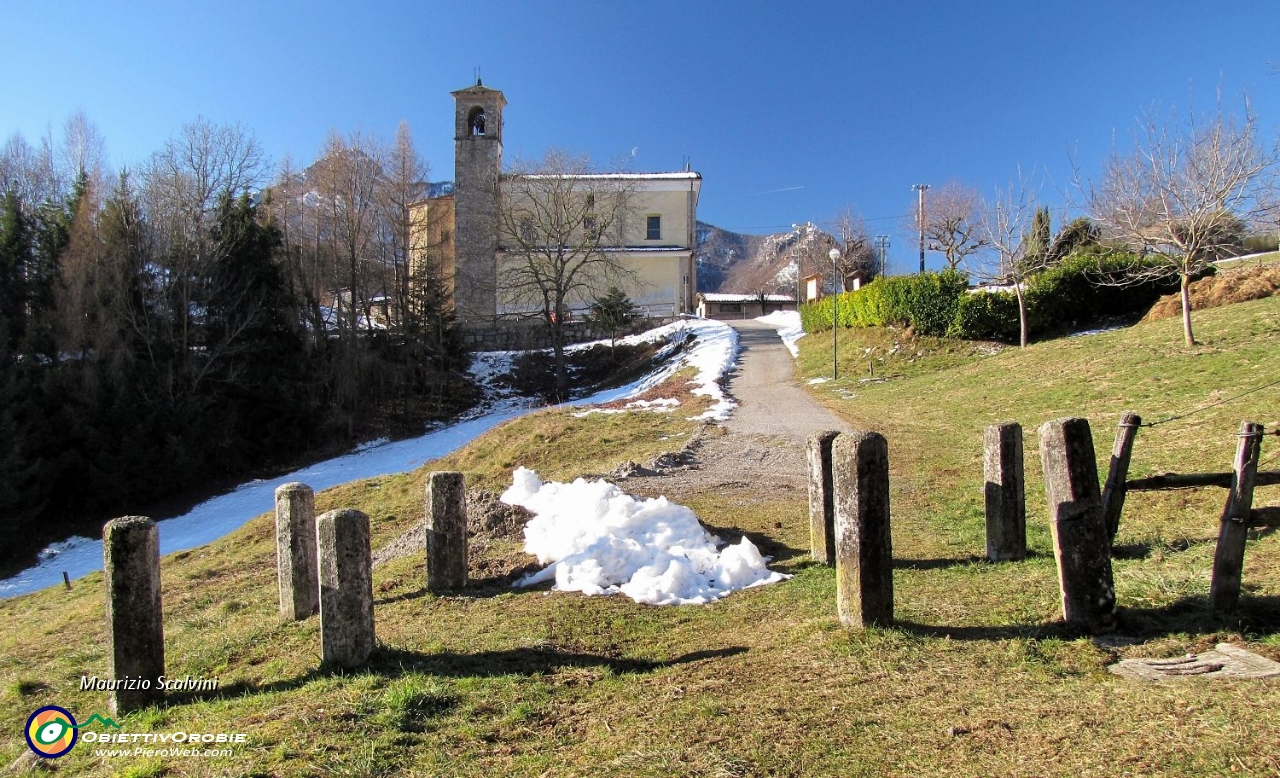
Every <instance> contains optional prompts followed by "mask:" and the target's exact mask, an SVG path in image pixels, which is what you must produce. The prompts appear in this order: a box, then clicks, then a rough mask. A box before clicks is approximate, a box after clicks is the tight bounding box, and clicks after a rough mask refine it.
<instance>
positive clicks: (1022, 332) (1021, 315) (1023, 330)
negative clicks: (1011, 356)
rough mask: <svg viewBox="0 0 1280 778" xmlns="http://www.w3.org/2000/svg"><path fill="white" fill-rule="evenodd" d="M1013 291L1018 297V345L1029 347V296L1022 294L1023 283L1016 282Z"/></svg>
mask: <svg viewBox="0 0 1280 778" xmlns="http://www.w3.org/2000/svg"><path fill="white" fill-rule="evenodd" d="M1013 293H1014V295H1015V296H1016V297H1017V298H1018V345H1019V346H1020V347H1021V348H1026V347H1027V298H1025V297H1023V295H1022V284H1019V283H1016V282H1015V283H1014V285H1013Z"/></svg>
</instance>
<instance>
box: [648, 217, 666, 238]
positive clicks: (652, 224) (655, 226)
mask: <svg viewBox="0 0 1280 778" xmlns="http://www.w3.org/2000/svg"><path fill="white" fill-rule="evenodd" d="M644 237H645V240H662V217H661V216H650V217H648V219H647V220H646V223H645V236H644Z"/></svg>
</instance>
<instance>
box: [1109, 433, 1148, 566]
mask: <svg viewBox="0 0 1280 778" xmlns="http://www.w3.org/2000/svg"><path fill="white" fill-rule="evenodd" d="M1141 426H1142V417H1141V416H1139V415H1138V414H1136V413H1134V412H1133V411H1125V413H1124V415H1123V416H1121V417H1120V426H1119V427H1118V428H1117V429H1116V442H1115V444H1114V445H1113V446H1112V447H1111V465H1110V467H1108V468H1107V483H1106V485H1105V486H1104V487H1103V488H1102V519H1103V521H1105V522H1106V524H1107V542H1108V543H1114V542H1116V532H1118V531H1119V530H1120V512H1121V511H1122V510H1123V509H1124V498H1125V495H1126V494H1127V490H1126V489H1125V480H1126V479H1127V478H1128V477H1129V458H1130V457H1131V456H1132V455H1133V439H1134V437H1135V436H1136V435H1137V434H1138V428H1139V427H1141Z"/></svg>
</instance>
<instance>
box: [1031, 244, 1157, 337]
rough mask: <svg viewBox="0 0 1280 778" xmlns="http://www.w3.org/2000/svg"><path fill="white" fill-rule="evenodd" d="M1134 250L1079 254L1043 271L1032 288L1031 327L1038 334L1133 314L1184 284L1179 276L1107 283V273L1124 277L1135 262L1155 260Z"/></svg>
mask: <svg viewBox="0 0 1280 778" xmlns="http://www.w3.org/2000/svg"><path fill="white" fill-rule="evenodd" d="M1155 262H1156V260H1143V259H1141V258H1139V257H1137V256H1135V255H1133V254H1103V253H1100V252H1097V251H1087V252H1082V253H1078V254H1074V255H1072V256H1070V257H1068V258H1067V259H1065V260H1063V261H1062V262H1061V263H1060V264H1058V265H1057V266H1055V267H1052V268H1049V269H1048V270H1046V271H1044V272H1043V273H1039V274H1037V275H1036V276H1035V277H1034V278H1032V279H1031V283H1030V284H1029V286H1028V288H1027V311H1028V314H1027V317H1028V325H1029V327H1030V329H1031V331H1032V332H1033V333H1039V332H1045V331H1048V330H1055V329H1061V328H1065V327H1069V326H1071V325H1075V324H1080V323H1084V322H1091V321H1094V320H1096V319H1099V318H1102V317H1107V316H1128V315H1132V314H1136V313H1141V312H1143V311H1145V310H1146V309H1148V308H1150V307H1151V305H1152V304H1153V303H1155V301H1156V300H1158V299H1159V298H1160V296H1161V295H1163V294H1168V293H1169V292H1170V291H1172V290H1174V289H1177V288H1178V279H1177V278H1176V277H1173V278H1164V279H1156V280H1151V281H1144V282H1142V283H1140V284H1135V285H1133V286H1123V287H1121V286H1103V285H1099V283H1098V282H1099V280H1100V279H1101V278H1103V277H1118V276H1120V275H1123V274H1124V273H1125V272H1131V271H1132V270H1133V269H1134V266H1135V265H1144V264H1153V263H1155Z"/></svg>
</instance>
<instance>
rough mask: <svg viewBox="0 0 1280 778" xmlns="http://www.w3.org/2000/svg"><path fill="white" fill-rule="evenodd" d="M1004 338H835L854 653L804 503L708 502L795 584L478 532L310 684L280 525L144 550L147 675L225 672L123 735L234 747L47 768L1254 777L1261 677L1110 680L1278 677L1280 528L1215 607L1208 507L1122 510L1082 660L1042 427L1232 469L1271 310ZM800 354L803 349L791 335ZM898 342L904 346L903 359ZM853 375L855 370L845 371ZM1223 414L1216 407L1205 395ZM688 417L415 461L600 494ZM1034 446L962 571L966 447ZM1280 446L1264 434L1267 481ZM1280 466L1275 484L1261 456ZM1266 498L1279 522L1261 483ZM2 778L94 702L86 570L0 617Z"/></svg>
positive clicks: (367, 498)
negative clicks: (553, 588)
mask: <svg viewBox="0 0 1280 778" xmlns="http://www.w3.org/2000/svg"><path fill="white" fill-rule="evenodd" d="M1196 326H1197V332H1198V335H1199V337H1201V339H1202V340H1203V341H1204V345H1202V346H1199V347H1196V348H1193V349H1186V348H1183V347H1182V346H1181V337H1180V330H1179V323H1178V321H1177V320H1176V319H1173V320H1165V321H1157V322H1151V323H1146V324H1141V325H1137V326H1135V327H1132V328H1128V329H1124V330H1116V331H1112V332H1106V333H1102V334H1098V335H1091V336H1086V337H1079V338H1071V339H1065V340H1059V341H1053V342H1048V343H1042V344H1037V345H1034V346H1032V347H1031V348H1028V349H1026V350H1018V349H1016V348H1015V349H1004V350H1002V351H998V353H992V352H995V351H996V349H993V348H988V347H985V346H982V345H975V344H957V343H954V342H948V341H937V340H927V339H909V338H907V337H906V336H905V335H903V334H902V333H897V332H892V331H851V330H850V331H843V332H841V333H840V336H841V337H842V341H841V343H840V353H841V355H842V358H843V364H842V366H841V368H842V369H841V375H842V378H841V379H840V380H839V381H837V382H827V383H824V384H820V385H816V386H814V387H813V391H814V393H815V395H816V396H818V397H819V398H820V399H821V400H822V401H823V402H825V403H826V404H827V405H829V407H831V408H832V409H833V410H835V411H836V412H837V413H839V414H841V415H843V416H844V417H846V418H847V419H848V420H850V421H851V422H852V423H854V424H855V425H857V426H860V427H866V428H870V429H876V430H878V431H881V432H883V433H884V434H885V435H886V436H887V437H888V439H889V443H890V460H891V466H892V471H893V472H892V507H893V535H894V537H893V543H894V552H895V560H896V562H895V597H896V609H897V617H898V623H897V624H896V625H895V626H894V627H892V628H889V629H876V630H869V631H866V632H855V631H849V630H846V629H843V628H841V627H840V626H839V624H838V622H837V620H836V618H835V604H834V596H835V582H834V576H833V573H832V571H830V570H829V569H826V568H822V567H819V566H816V565H814V564H812V563H811V562H809V561H807V558H806V556H807V548H808V530H807V512H806V511H807V507H806V504H805V498H804V495H802V494H786V493H779V494H761V493H756V492H752V491H751V489H750V487H749V486H743V487H742V488H741V489H740V490H737V491H724V490H713V489H710V488H709V489H708V490H707V491H705V492H700V493H696V494H693V495H690V496H688V498H687V499H685V500H684V501H685V502H686V503H687V504H689V505H690V506H691V507H693V508H694V509H695V511H696V512H697V513H698V515H699V517H700V518H701V519H702V520H703V522H704V523H706V524H708V525H710V526H712V527H714V528H716V529H717V530H724V531H725V534H732V533H734V532H745V533H747V534H748V535H749V536H751V537H752V539H753V540H755V541H757V543H758V544H759V545H760V546H761V547H762V549H763V550H764V551H765V553H770V554H772V555H773V556H774V557H775V566H776V567H777V568H779V569H781V570H783V571H785V572H787V573H791V574H793V575H794V576H795V577H794V578H792V579H791V580H790V581H787V582H785V583H782V584H777V585H773V586H768V587H762V588H759V589H753V590H749V591H744V592H739V593H736V594H734V595H732V596H730V597H728V598H727V599H725V600H722V601H720V602H718V603H715V604H713V605H710V606H705V607H680V608H657V607H648V606H641V605H637V604H635V603H632V602H630V601H629V600H624V599H621V598H586V597H582V596H579V595H575V594H560V593H548V592H546V591H545V590H535V591H525V590H516V591H512V590H510V589H509V587H508V586H507V584H508V582H509V580H510V577H511V575H512V573H513V571H514V570H515V568H516V567H517V566H518V565H519V564H521V563H522V560H521V559H520V557H519V555H518V554H517V553H516V551H515V549H514V548H513V544H512V542H511V541H493V542H488V543H483V544H481V546H480V548H479V549H477V553H475V554H474V555H473V563H472V574H473V577H475V578H476V579H478V582H477V585H476V586H475V587H474V588H473V589H471V590H469V591H467V592H466V593H464V594H462V595H460V596H450V597H437V596H433V595H431V594H428V593H426V592H425V591H424V590H423V581H424V570H423V563H422V559H421V558H420V557H416V556H415V557H407V558H402V559H398V560H395V561H393V562H390V563H388V564H386V565H383V566H381V567H379V568H377V569H376V570H375V571H374V588H375V597H376V600H377V606H376V613H377V630H378V640H379V644H380V647H379V650H378V652H377V653H376V654H375V657H374V660H373V661H372V662H371V664H370V665H369V666H368V667H366V668H363V669H361V670H359V671H354V672H327V671H325V670H323V669H321V668H320V666H319V652H320V647H319V636H318V626H319V625H318V622H317V620H316V619H315V618H312V619H308V620H306V621H303V622H300V623H296V624H295V623H282V622H281V621H280V620H279V619H278V618H277V616H276V603H275V598H276V593H275V572H274V560H273V535H272V523H271V521H270V519H269V517H266V516H264V517H261V518H259V519H257V520H255V521H253V522H251V523H250V524H249V525H247V526H246V527H245V528H243V529H242V530H240V531H238V532H236V533H234V534H233V535H232V536H231V537H229V538H226V539H223V540H221V541H218V542H216V543H213V544H210V545H208V546H204V547H201V548H198V549H193V550H191V551H188V552H182V553H179V554H174V555H171V556H170V557H167V558H166V559H165V560H164V561H163V565H162V570H163V573H162V574H163V578H164V587H165V601H164V608H165V630H166V647H167V652H168V655H167V669H168V674H169V675H170V676H183V675H187V674H190V675H192V676H204V677H213V676H216V677H218V678H219V679H220V680H221V682H222V688H221V689H220V690H219V692H217V693H206V694H187V695H181V696H175V697H173V698H171V699H170V700H169V701H168V702H167V703H166V704H165V705H164V706H161V707H158V708H154V709H149V710H146V711H143V712H140V713H136V714H131V715H129V716H126V717H124V718H123V719H122V720H121V724H122V725H123V727H124V730H125V731H131V732H170V731H175V730H182V731H196V730H200V731H211V732H221V731H229V732H244V733H247V734H248V736H249V738H248V739H249V743H248V744H247V745H246V746H240V747H238V748H237V750H236V751H235V753H234V754H233V755H232V756H229V757H213V758H196V759H175V758H147V757H132V756H131V757H123V758H117V759H112V760H107V759H104V758H99V757H96V756H95V755H94V753H93V748H92V747H91V746H90V745H88V744H80V745H77V746H76V748H75V750H73V752H72V753H71V754H70V755H68V756H66V757H63V758H61V759H59V760H57V763H56V767H58V768H59V771H60V772H62V773H64V774H68V775H111V774H122V775H134V776H144V775H146V776H158V775H224V774H225V775H281V776H293V775H300V776H301V775H307V776H309V775H315V776H330V775H335V776H376V775H451V776H452V775H462V776H495V775H527V776H542V775H548V776H552V775H554V776H571V775H582V776H588V775H602V774H612V775H624V776H631V775H636V776H669V775H685V776H765V775H771V776H772V775H794V776H809V775H841V776H863V775H865V776H873V775H972V776H986V775H1017V776H1043V775H1063V776H1073V777H1074V776H1091V775H1092V776H1104V775H1106V776H1114V775H1142V776H1149V775H1229V774H1230V775H1277V774H1280V726H1277V724H1276V722H1275V712H1276V711H1277V710H1280V682H1278V681H1276V680H1274V679H1273V680H1270V681H1262V682H1258V681H1254V682H1229V683H1222V682H1212V683H1210V682H1205V681H1203V680H1188V681H1183V682H1177V683H1172V682H1171V683H1162V684H1148V683H1140V682H1135V681H1128V680H1123V679H1120V678H1117V677H1114V676H1112V675H1110V674H1109V673H1107V672H1106V670H1105V668H1106V666H1107V665H1109V664H1111V663H1112V662H1114V661H1116V660H1117V659H1118V658H1121V657H1126V656H1176V655H1180V654H1183V653H1187V652H1190V651H1197V650H1202V649H1205V648H1209V647H1212V646H1213V645H1214V644H1215V643H1217V642H1219V641H1223V640H1229V641H1232V642H1237V643H1241V644H1244V645H1247V646H1248V647H1250V648H1252V649H1253V650H1256V651H1258V652H1259V653H1263V654H1266V655H1268V656H1270V657H1272V658H1273V659H1280V538H1278V537H1277V536H1276V535H1275V534H1273V532H1274V528H1271V527H1265V528H1260V529H1259V530H1257V531H1255V532H1254V535H1255V536H1256V538H1257V539H1256V540H1255V541H1253V542H1251V543H1250V545H1249V549H1248V554H1247V557H1246V568H1245V575H1244V580H1245V585H1246V593H1245V599H1244V604H1243V608H1242V611H1241V613H1240V614H1239V616H1237V617H1234V618H1229V619H1225V618H1215V617H1213V616H1212V615H1210V614H1209V613H1208V612H1207V610H1206V608H1205V599H1206V595H1207V593H1208V580H1209V579H1208V575H1209V569H1210V566H1211V562H1212V556H1213V548H1214V540H1215V538H1216V534H1217V524H1218V517H1219V514H1220V512H1221V508H1222V500H1223V497H1224V494H1225V493H1224V492H1223V490H1221V489H1203V490H1184V491H1178V492H1164V493H1159V494H1154V495H1153V494H1134V495H1130V497H1129V501H1128V503H1127V505H1126V510H1125V515H1124V518H1123V521H1122V523H1121V530H1120V536H1119V538H1118V544H1119V546H1120V548H1119V550H1120V552H1121V554H1120V556H1121V558H1119V559H1117V560H1116V564H1115V577H1116V585H1117V593H1118V599H1119V602H1120V605H1121V606H1122V615H1121V630H1120V632H1121V634H1122V635H1123V636H1124V637H1125V638H1128V639H1127V640H1115V641H1111V642H1096V641H1093V640H1091V639H1089V638H1087V637H1084V636H1079V635H1074V634H1071V633H1069V632H1067V631H1065V630H1064V629H1063V628H1062V627H1061V625H1060V624H1059V623H1058V603H1057V588H1056V586H1057V585H1056V574H1055V568H1054V563H1053V559H1052V554H1051V549H1050V544H1049V532H1048V528H1047V526H1046V519H1045V507H1044V492H1043V485H1042V482H1041V480H1040V476H1039V474H1040V465H1039V459H1038V453H1037V449H1036V434H1035V430H1036V427H1038V426H1039V424H1040V423H1042V422H1043V421H1045V420H1048V419H1052V418H1056V417H1061V416H1068V415H1071V416H1085V417H1087V418H1089V420H1090V422H1091V423H1092V425H1093V430H1094V442H1095V447H1096V448H1097V449H1098V452H1099V455H1100V457H1101V458H1102V461H1103V462H1105V461H1106V454H1107V452H1108V451H1109V449H1110V446H1111V439H1112V434H1113V432H1114V426H1115V423H1116V422H1117V420H1118V419H1119V416H1120V413H1121V412H1122V411H1125V410H1133V411H1136V412H1138V413H1140V414H1141V415H1142V416H1143V418H1144V420H1146V421H1160V420H1163V419H1166V418H1169V417H1174V416H1181V415H1182V414H1187V413H1189V412H1191V413H1190V415H1186V416H1184V417H1182V418H1177V419H1174V420H1171V421H1168V422H1166V423H1162V424H1159V425H1158V426H1154V427H1151V428H1144V429H1142V430H1141V431H1140V432H1139V434H1138V438H1137V445H1136V449H1135V453H1134V461H1133V466H1132V468H1131V474H1132V476H1133V477H1137V476H1141V475H1146V474H1149V473H1154V472H1163V471H1174V472H1204V471H1210V470H1213V471H1216V470H1226V469H1229V466H1230V463H1231V459H1232V456H1233V452H1234V448H1235V437H1234V435H1235V432H1236V430H1237V428H1238V426H1239V423H1240V421H1241V420H1244V419H1249V420H1254V421H1260V422H1262V423H1264V424H1266V425H1267V427H1268V429H1276V428H1277V427H1280V387H1276V386H1273V387H1271V388H1269V389H1265V390H1261V391H1254V392H1252V393H1250V394H1247V395H1245V396H1243V397H1238V395H1240V394H1242V393H1244V392H1247V391H1249V390H1253V389H1256V388H1257V387H1261V386H1264V385H1266V384H1269V383H1271V382H1276V381H1280V360H1277V359H1276V356H1275V355H1276V352H1277V347H1276V344H1277V343H1280V298H1271V299H1266V300H1260V301H1257V302H1252V303H1245V304H1241V305H1234V306H1228V307H1225V308H1220V309H1214V310H1208V311H1204V312H1197V314H1196ZM806 340H808V339H806ZM814 341H815V342H813V343H807V342H805V341H802V342H801V346H802V352H801V360H800V372H801V373H802V374H803V376H804V377H806V378H807V377H819V376H823V375H830V368H831V365H830V354H831V352H830V340H829V335H828V337H827V338H823V337H822V336H818V337H817V338H815V339H814ZM895 346H896V348H895ZM871 368H874V372H875V376H876V377H877V380H876V381H874V382H872V381H865V380H863V379H866V378H867V377H868V373H869V370H870V369H871ZM1215 403H1219V404H1216V405H1215ZM685 415H689V414H678V415H677V414H669V415H657V414H635V415H618V416H601V415H596V416H589V417H586V418H583V419H577V418H573V417H571V416H569V415H568V414H566V413H564V412H560V411H551V412H544V413H542V414H538V415H536V416H534V417H528V418H525V419H521V420H517V421H515V422H512V423H509V424H507V425H504V426H503V427H501V428H499V429H497V430H494V431H493V432H491V433H489V434H488V435H486V436H485V437H484V438H482V439H480V440H478V441H476V442H475V443H474V444H473V445H471V446H469V447H467V448H466V449H464V450H463V451H461V452H459V453H458V454H456V455H454V456H452V457H450V458H449V459H448V460H446V461H443V462H440V463H436V464H433V465H432V466H430V468H429V469H461V470H463V471H464V472H466V473H467V474H468V477H469V479H470V480H471V482H472V483H473V484H479V485H485V486H488V487H489V488H500V487H502V486H504V485H505V484H506V483H507V482H508V479H509V474H510V470H511V469H512V468H513V467H514V466H515V465H517V464H524V465H528V466H531V467H534V468H535V469H537V470H539V472H540V473H541V474H543V475H544V476H545V477H550V478H559V479H565V478H571V477H574V476H576V475H580V474H584V473H603V472H607V471H608V470H610V469H611V468H612V467H613V466H614V465H616V464H617V463H619V462H621V461H623V460H636V461H644V460H645V459H647V458H649V457H651V456H653V455H654V454H657V453H661V452H663V451H668V450H673V449H678V448H679V447H680V445H681V444H682V442H683V441H684V440H686V439H687V438H688V436H689V435H691V434H693V433H694V431H695V426H694V424H693V423H692V422H688V421H684V420H683V416H685ZM1004 420H1016V421H1019V422H1021V423H1022V425H1023V428H1024V431H1025V437H1026V456H1027V461H1026V472H1027V474H1028V479H1029V482H1028V485H1027V497H1028V514H1029V515H1028V535H1029V542H1030V547H1031V551H1032V555H1031V557H1030V559H1028V560H1027V561H1026V562H1022V563H1011V564H987V563H985V562H982V561H981V560H980V557H981V555H982V553H983V548H984V545H983V518H982V460H981V457H982V451H981V446H982V430H983V428H984V427H985V426H986V425H987V424H990V423H993V422H996V421H1004ZM1278 450H1280V441H1277V440H1276V439H1275V438H1272V437H1268V438H1267V439H1266V442H1265V443H1264V446H1263V460H1264V461H1267V460H1269V459H1271V458H1273V457H1275V456H1276V452H1277V451H1278ZM1277 461H1280V460H1274V461H1272V462H1271V464H1270V466H1269V467H1270V468H1271V469H1276V468H1280V465H1277V464H1276V462H1277ZM424 474H425V469H424V472H418V473H414V474H411V475H407V476H403V477H394V478H382V479H376V480H374V481H369V482H364V483H359V484H353V485H348V486H345V487H341V488H339V489H334V490H331V491H329V492H325V493H324V494H322V495H320V496H319V499H318V503H319V506H318V507H319V509H320V510H325V509H328V508H331V507H338V506H344V507H346V506H349V507H358V508H361V509H362V510H364V511H366V512H367V513H369V514H370V516H371V519H372V525H373V530H374V547H375V548H378V547H379V546H380V545H382V544H385V543H387V542H388V541H390V540H391V539H392V538H394V537H396V536H397V535H399V534H400V533H401V532H403V531H404V530H405V529H406V528H408V527H409V526H410V525H411V524H412V523H413V522H414V521H415V520H417V518H418V517H419V516H420V513H421V507H420V496H421V494H422V485H423V478H424ZM1255 502H1256V503H1257V504H1260V505H1272V506H1275V505H1277V504H1280V494H1277V490H1276V489H1274V488H1268V489H1260V490H1259V491H1258V493H1257V496H1256V498H1255ZM0 623H3V624H4V625H5V626H6V629H5V630H4V631H3V633H0V728H3V730H4V731H7V732H10V733H11V735H10V736H9V737H8V738H5V739H0V768H2V767H3V766H4V765H6V764H8V763H10V762H13V761H14V760H16V759H18V758H19V757H20V755H21V754H23V753H24V752H25V750H26V747H25V744H24V743H23V741H22V738H21V736H20V734H18V733H19V732H20V731H21V729H22V726H23V723H24V722H25V721H26V717H27V716H28V715H29V714H30V713H31V711H32V710H34V709H35V708H37V707H39V706H42V705H46V704H58V705H61V706H63V707H66V708H68V709H70V710H71V711H73V712H74V713H75V714H76V715H77V716H78V717H79V718H80V720H82V721H83V720H84V719H85V718H87V717H88V715H89V714H90V713H93V712H102V713H105V712H106V710H105V707H106V705H105V695H104V694H101V693H93V692H81V691H79V690H78V684H79V678H80V676H81V675H82V674H102V673H104V671H105V660H104V644H105V634H104V628H103V607H102V577H101V574H94V575H91V576H89V577H87V578H85V579H83V580H81V581H79V582H77V583H76V586H75V587H74V589H73V590H72V591H70V592H67V591H64V590H61V589H51V590H47V591H44V592H40V593H37V594H34V595H30V596H26V597H21V598H17V599H14V600H9V601H4V602H0Z"/></svg>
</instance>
